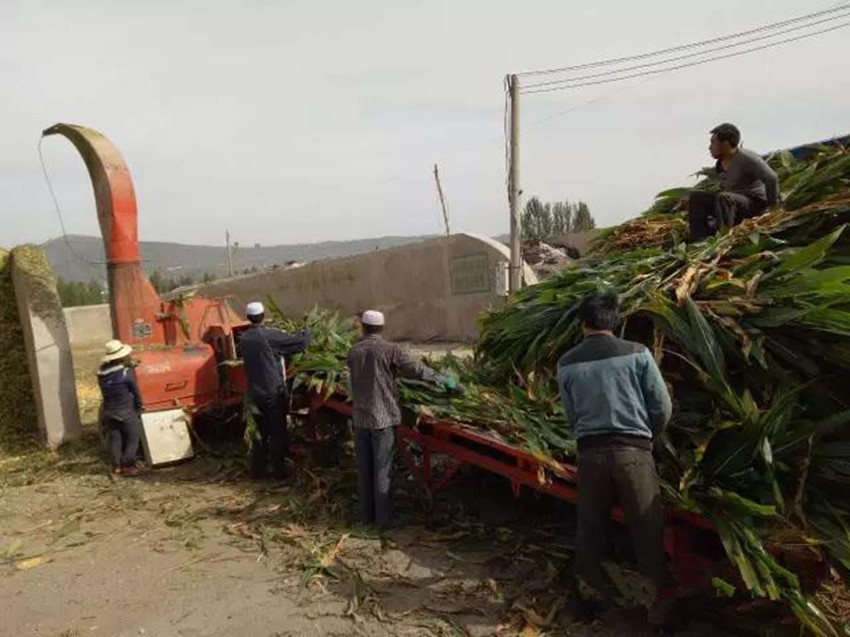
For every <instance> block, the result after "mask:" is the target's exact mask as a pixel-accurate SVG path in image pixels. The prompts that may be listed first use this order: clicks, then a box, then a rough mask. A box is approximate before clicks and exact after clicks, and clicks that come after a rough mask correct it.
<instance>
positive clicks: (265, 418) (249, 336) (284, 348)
mask: <svg viewBox="0 0 850 637" xmlns="http://www.w3.org/2000/svg"><path fill="white" fill-rule="evenodd" d="M245 315H246V316H247V318H248V320H249V321H250V322H251V327H250V328H249V329H247V330H245V331H244V332H243V334H242V338H241V340H240V341H239V349H240V353H241V355H242V361H243V364H244V365H245V376H246V377H247V379H248V395H249V397H250V398H251V400H252V401H253V402H254V404H255V405H256V406H257V409H258V410H259V412H260V413H259V416H258V417H257V428H258V429H259V431H258V432H257V433H258V435H259V439H258V440H256V441H254V444H253V446H252V447H251V455H250V458H249V462H248V472H249V473H250V475H251V477H252V478H264V477H267V475H268V466H269V461H270V460H271V466H272V476H273V477H275V478H278V479H281V478H285V477H286V455H287V453H288V450H289V432H288V430H287V427H286V415H287V413H288V411H289V396H288V394H287V389H286V379H285V378H284V369H285V365H286V363H285V357H287V356H292V355H293V354H298V353H300V352H303V351H304V350H305V349H307V346H308V345H309V344H310V340H311V336H310V333H309V332H308V331H306V330H305V331H302V332H300V333H299V334H287V333H285V332H282V331H280V330H277V329H274V328H272V327H266V326H265V325H263V321H265V318H266V310H265V308H264V307H263V304H262V303H260V302H259V301H254V302H252V303H249V304H248V305H247V307H246V308H245Z"/></svg>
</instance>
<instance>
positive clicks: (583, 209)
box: [572, 201, 596, 232]
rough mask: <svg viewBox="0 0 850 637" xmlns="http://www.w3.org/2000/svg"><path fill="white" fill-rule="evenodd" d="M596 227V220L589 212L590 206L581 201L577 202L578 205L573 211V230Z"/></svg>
mask: <svg viewBox="0 0 850 637" xmlns="http://www.w3.org/2000/svg"><path fill="white" fill-rule="evenodd" d="M594 228H596V220H595V219H594V218H593V215H592V214H590V208H588V207H587V204H586V203H584V202H583V201H579V202H578V206H577V207H576V209H575V211H574V212H573V228H572V231H573V232H587V231H588V230H593V229H594Z"/></svg>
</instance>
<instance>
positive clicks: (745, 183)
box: [715, 148, 779, 206]
mask: <svg viewBox="0 0 850 637" xmlns="http://www.w3.org/2000/svg"><path fill="white" fill-rule="evenodd" d="M715 168H716V170H717V176H718V178H719V179H720V187H721V188H722V189H723V190H725V191H727V192H734V193H737V194H739V195H744V196H745V197H748V198H749V199H758V200H759V201H764V202H767V205H768V206H772V205H774V204H775V203H776V202H777V201H779V178H778V177H777V176H776V173H775V172H773V169H772V168H771V167H770V166H768V165H767V162H766V161H765V160H764V159H762V158H761V157H760V156H759V155H757V154H756V153H754V152H753V151H751V150H748V149H746V148H739V149H738V152H736V153H735V154H734V155H733V157H732V160H731V161H730V162H729V167H728V168H727V169H726V170H723V165H722V164H721V162H720V160H718V161H717V165H716V167H715Z"/></svg>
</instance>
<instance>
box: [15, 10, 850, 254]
mask: <svg viewBox="0 0 850 637" xmlns="http://www.w3.org/2000/svg"><path fill="white" fill-rule="evenodd" d="M834 4H835V3H834V2H833V3H829V2H826V1H823V2H817V1H816V2H808V3H801V2H799V1H798V0H797V1H794V0H747V2H742V1H741V0H708V1H705V2H682V1H681V0H642V1H641V2H634V1H632V0H616V1H614V0H596V1H594V2H581V3H579V2H575V1H567V0H535V1H529V2H525V3H519V2H516V1H515V0H514V1H510V2H508V1H501V0H500V1H495V0H427V1H421V2H419V1H412V0H386V1H365V0H358V1H356V2H355V1H352V0H334V1H330V0H326V1H321V0H312V1H306V0H304V1H296V0H286V1H273V0H268V1H264V2H260V1H251V0H244V1H240V2H236V1H233V2H223V1H220V0H203V1H187V0H180V1H179V2H176V1H174V0H145V2H138V0H135V1H133V2H128V1H125V0H109V1H107V0H51V1H38V0H0V214H2V224H0V245H4V246H10V245H14V244H16V243H20V242H24V241H34V242H41V241H44V240H46V239H48V238H51V237H55V236H57V235H58V234H59V223H58V220H57V217H56V214H55V212H54V210H53V207H52V203H51V201H50V197H49V194H48V191H47V188H46V186H45V184H44V180H43V177H42V175H41V170H40V167H39V164H38V156H37V153H36V143H37V141H38V138H39V134H40V131H41V130H42V129H43V128H45V127H47V126H49V125H51V124H53V123H55V122H60V121H61V122H72V123H78V124H84V125H87V126H90V127H93V128H97V129H99V130H100V131H102V132H103V133H104V134H106V135H107V136H108V137H109V138H111V139H112V141H113V142H114V143H115V144H116V145H117V146H118V148H119V149H120V150H121V151H122V153H123V154H124V157H125V159H126V160H127V163H128V164H129V166H130V170H131V172H132V174H133V178H134V182H135V187H136V194H137V198H138V200H139V215H140V221H139V223H140V235H141V238H143V239H146V240H164V241H179V242H183V243H203V244H213V243H221V242H223V238H224V231H225V229H226V228H230V230H231V232H232V234H233V236H234V238H235V239H236V240H239V241H241V242H242V243H244V244H253V243H255V242H259V243H262V244H264V245H269V244H273V243H294V242H313V241H322V240H331V239H350V238H357V237H370V236H377V235H389V234H398V235H413V234H427V233H436V232H439V231H440V229H441V219H440V213H439V208H438V203H437V199H436V193H435V188H434V182H433V175H432V172H431V171H432V166H433V164H434V162H438V163H439V164H440V170H441V176H442V178H443V185H444V188H445V191H446V195H447V198H448V202H449V207H450V211H451V216H452V222H453V225H454V227H455V228H456V229H458V230H469V231H474V232H479V233H484V234H488V235H495V234H499V233H502V232H505V231H506V230H507V227H508V212H507V201H506V194H505V171H504V149H503V140H502V126H503V120H502V118H503V108H504V99H503V89H502V80H503V77H504V75H505V74H506V73H510V72H518V71H523V70H531V69H538V68H550V67H553V66H561V65H568V64H578V63H582V62H590V61H594V60H597V59H600V58H608V57H614V56H620V55H628V54H632V53H640V52H644V51H647V50H653V49H656V48H659V47H664V46H669V45H675V44H680V43H684V42H690V41H693V40H699V39H704V38H707V37H712V36H715V35H723V34H726V33H730V32H733V31H739V30H742V29H746V28H750V27H754V26H759V25H761V24H765V23H769V22H774V21H777V20H782V19H785V18H789V17H794V16H796V15H799V14H801V13H803V12H808V11H815V10H817V9H820V8H825V7H827V6H832V5H834ZM594 100H598V101H594ZM587 102H593V103H591V104H587ZM583 104H585V105H584V106H582V105H583ZM573 109H575V110H573ZM566 111H569V112H566ZM565 112H566V113H565ZM848 113H850V29H844V30H839V31H836V32H833V33H830V34H826V35H823V36H820V37H816V38H812V39H809V40H804V41H801V42H796V43H793V44H789V45H787V46H784V47H778V48H774V49H770V50H767V51H762V52H758V53H754V54H752V55H747V56H744V57H741V58H737V59H732V60H724V61H721V62H717V63H713V64H709V65H705V66H701V67H696V68H693V69H686V70H682V71H677V72H674V73H669V74H665V75H663V76H660V77H657V78H656V79H653V80H650V81H645V80H633V81H631V82H630V83H624V84H617V85H614V86H602V87H591V88H589V89H583V90H582V91H581V92H571V91H562V92H555V93H547V94H541V95H528V96H525V97H524V99H523V102H522V118H521V121H522V125H523V147H522V182H523V187H524V190H525V193H526V196H530V195H532V194H537V195H539V196H540V197H541V198H543V199H546V200H556V199H563V198H570V199H583V200H585V201H587V202H588V204H589V205H590V208H591V210H592V212H593V213H594V214H595V216H596V218H597V221H598V222H599V223H600V224H601V225H609V224H613V223H616V222H619V221H622V220H624V219H626V218H629V217H631V216H634V215H635V214H637V213H638V212H640V211H641V210H642V209H644V208H645V207H646V206H647V205H648V204H649V203H650V200H651V198H652V196H653V195H654V194H655V193H656V192H658V191H659V190H662V189H664V188H666V187H670V186H675V185H679V184H681V183H687V181H688V175H689V174H690V173H692V172H693V171H694V170H696V169H697V168H699V167H700V166H702V165H706V164H707V163H708V156H707V151H706V146H707V143H708V136H707V131H708V129H709V128H711V127H712V126H713V125H714V124H716V123H719V122H720V121H725V120H729V121H733V122H735V123H737V124H738V125H739V126H740V127H741V129H742V131H743V134H744V144H745V145H746V146H749V147H750V148H753V149H756V150H760V151H762V150H764V151H766V150H770V149H776V148H781V147H787V146H790V145H795V144H798V143H804V142H808V141H813V140H817V139H823V138H827V137H831V136H834V135H838V134H846V133H848V132H850V118H848ZM43 150H44V154H45V158H46V161H47V164H48V168H49V171H50V175H51V178H52V180H53V181H54V184H55V187H56V190H57V194H58V196H59V200H60V202H61V205H62V209H63V213H64V216H65V223H66V226H67V230H68V232H69V233H74V234H95V235H96V234H99V230H98V227H97V220H96V214H95V209H94V202H93V199H92V194H91V184H90V182H89V179H88V176H87V174H86V172H85V168H84V166H83V163H82V160H81V159H80V158H79V156H78V155H77V153H76V151H75V150H74V149H73V147H72V146H71V145H70V143H69V142H68V141H67V140H65V139H63V138H60V137H50V138H47V139H45V141H44V145H43Z"/></svg>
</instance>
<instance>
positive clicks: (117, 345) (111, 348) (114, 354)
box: [101, 339, 133, 363]
mask: <svg viewBox="0 0 850 637" xmlns="http://www.w3.org/2000/svg"><path fill="white" fill-rule="evenodd" d="M104 351H105V353H106V355H105V356H104V357H103V358H102V359H101V362H102V363H111V362H112V361H117V360H120V359H122V358H124V357H126V356H129V355H130V352H132V351H133V348H132V347H130V346H129V345H125V344H124V343H122V342H121V341H119V340H118V339H112V340H111V341H107V342H106V345H104Z"/></svg>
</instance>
